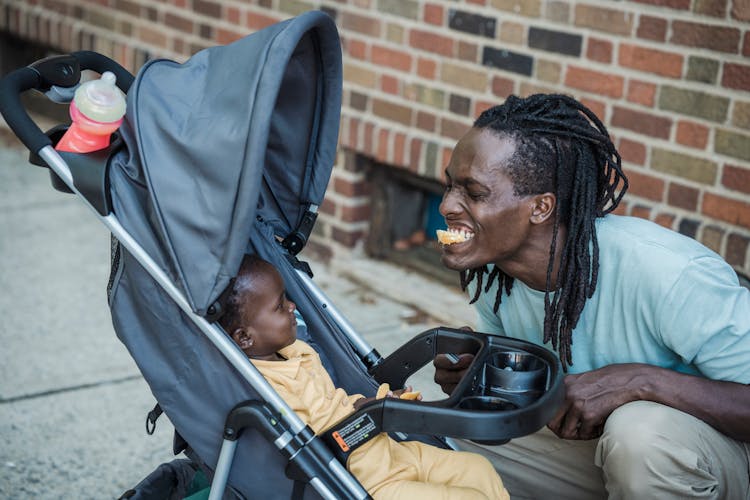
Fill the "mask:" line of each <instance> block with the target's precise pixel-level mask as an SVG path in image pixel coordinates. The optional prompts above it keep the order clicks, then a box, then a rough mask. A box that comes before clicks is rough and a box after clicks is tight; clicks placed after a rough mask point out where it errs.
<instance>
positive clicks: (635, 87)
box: [628, 80, 656, 108]
mask: <svg viewBox="0 0 750 500" xmlns="http://www.w3.org/2000/svg"><path fill="white" fill-rule="evenodd" d="M628 101H630V102H634V103H636V104H641V105H643V106H648V107H650V108H653V107H654V104H655V103H656V85H655V84H653V83H647V82H641V81H638V80H630V82H628Z"/></svg>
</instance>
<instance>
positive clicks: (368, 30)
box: [340, 12, 381, 37]
mask: <svg viewBox="0 0 750 500" xmlns="http://www.w3.org/2000/svg"><path fill="white" fill-rule="evenodd" d="M340 22H341V27H342V28H343V29H347V30H352V31H356V32H358V33H364V34H365V35H370V36H374V37H378V36H380V24H381V23H380V20H378V19H377V18H375V17H371V16H362V15H359V14H354V13H351V12H343V13H342V15H341V21H340Z"/></svg>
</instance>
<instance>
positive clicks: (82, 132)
mask: <svg viewBox="0 0 750 500" xmlns="http://www.w3.org/2000/svg"><path fill="white" fill-rule="evenodd" d="M115 80H116V78H115V75H114V73H112V72H110V71H105V72H104V73H102V76H101V78H99V79H98V80H91V81H88V82H85V83H82V84H81V85H80V86H79V87H78V89H77V90H76V92H75V94H74V95H73V101H72V102H71V103H70V118H71V119H72V120H73V123H71V125H70V127H69V128H68V130H67V131H66V132H65V134H64V135H63V136H62V138H61V139H60V142H58V143H57V145H56V146H55V149H57V150H58V151H69V152H71V153H88V152H91V151H98V150H100V149H104V148H106V147H107V146H109V140H110V136H111V135H112V133H113V132H114V131H115V130H117V128H118V127H119V126H120V124H121V123H122V117H123V115H125V107H126V105H125V96H124V94H123V93H122V92H121V91H120V89H118V88H117V86H116V85H115Z"/></svg>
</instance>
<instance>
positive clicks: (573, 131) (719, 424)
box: [434, 94, 750, 500]
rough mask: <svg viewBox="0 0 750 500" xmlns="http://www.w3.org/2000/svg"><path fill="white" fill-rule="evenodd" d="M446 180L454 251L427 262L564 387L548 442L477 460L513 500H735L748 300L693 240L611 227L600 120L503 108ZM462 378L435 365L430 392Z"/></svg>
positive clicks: (608, 146)
mask: <svg viewBox="0 0 750 500" xmlns="http://www.w3.org/2000/svg"><path fill="white" fill-rule="evenodd" d="M445 174H446V182H447V187H446V191H445V194H444V195H443V201H442V203H441V206H440V212H441V213H442V215H443V216H444V217H445V220H446V223H447V225H448V229H449V231H451V232H452V233H453V234H454V235H460V236H462V237H461V238H456V239H459V240H461V239H462V240H463V242H461V243H454V244H449V245H444V246H443V247H442V261H443V263H444V264H445V265H446V266H447V267H449V268H451V269H456V270H459V271H460V272H461V284H462V286H463V287H464V288H465V289H467V290H468V293H469V296H470V297H471V301H472V303H474V304H475V307H476V310H477V311H478V314H479V321H478V328H479V330H480V331H483V332H489V333H493V334H501V335H508V336H512V337H518V338H522V339H525V340H529V341H532V342H536V343H538V344H542V345H547V346H549V347H551V348H552V349H554V350H556V352H557V353H558V354H559V357H560V360H561V362H562V364H563V366H564V368H565V370H566V372H567V375H566V377H565V391H566V399H565V402H564V404H563V405H562V407H561V408H560V409H559V411H558V413H557V415H556V416H555V417H554V418H553V419H552V421H550V422H549V423H548V425H547V427H548V428H546V429H542V430H541V431H540V432H538V433H535V434H533V435H531V436H526V437H523V438H520V439H517V440H513V441H511V442H510V443H508V444H506V445H503V446H499V447H489V451H488V450H485V451H484V453H485V455H489V456H490V458H491V459H492V460H493V462H494V463H495V465H496V468H497V469H498V470H499V471H500V472H501V473H502V476H503V478H504V479H505V481H506V484H507V487H508V489H509V490H510V492H511V495H512V496H513V498H537V499H548V498H556V499H559V498H570V499H576V500H580V499H585V498H604V497H606V496H607V495H609V498H626V499H644V498H658V499H660V500H661V499H665V498H674V499H677V498H679V499H685V498H727V499H740V498H743V499H747V498H750V476H749V474H748V471H749V470H750V460H749V457H750V445H749V444H748V443H749V442H750V387H749V386H748V385H747V384H750V292H749V291H748V290H747V289H745V288H743V287H741V286H740V285H739V282H738V279H737V276H736V274H735V273H734V271H733V269H732V268H731V267H730V266H729V265H728V264H727V263H726V262H724V261H723V260H722V259H721V257H719V256H718V255H717V254H715V253H714V252H712V251H711V250H709V249H707V248H705V247H704V246H702V245H701V244H699V243H698V242H696V241H695V240H692V239H690V238H687V237H685V236H682V235H680V234H678V233H675V232H673V231H670V230H668V229H665V228H662V227H661V226H658V225H657V224H654V223H652V222H650V221H647V220H642V219H637V218H632V217H624V216H616V215H613V214H611V213H610V212H612V211H613V210H614V209H615V208H616V207H617V205H618V203H619V202H620V200H621V199H622V196H623V194H624V193H625V191H626V189H627V179H626V177H625V175H624V174H623V171H622V167H621V160H620V155H619V154H618V152H617V151H616V149H615V147H614V145H613V144H612V141H611V140H610V137H609V133H608V132H607V130H606V128H605V127H604V125H603V124H602V123H601V121H600V120H599V119H598V118H597V117H596V116H595V115H594V114H593V113H592V112H591V111H590V110H589V109H587V108H586V107H585V106H583V105H582V104H581V103H580V102H578V101H576V100H575V99H573V98H571V97H567V96H563V95H542V94H539V95H533V96H530V97H528V98H524V99H521V98H517V97H514V96H511V97H509V98H508V99H507V101H506V102H505V103H504V104H503V105H501V106H496V107H493V108H491V109H489V110H487V111H485V112H484V113H482V114H481V115H480V116H479V118H478V119H477V120H476V122H475V123H474V126H473V127H472V128H471V129H470V130H469V131H468V133H467V134H466V135H465V136H463V137H462V138H461V140H460V141H459V142H458V144H457V145H456V147H455V149H454V150H453V154H452V157H451V159H450V162H449V164H448V167H447V168H446V171H445ZM470 361H471V355H470V354H465V353H464V354H461V357H460V360H459V362H458V363H456V364H452V363H451V362H450V361H449V360H448V359H447V358H446V357H445V356H444V355H440V356H438V357H437V358H436V359H435V362H434V364H435V367H436V373H435V380H436V382H438V383H439V384H440V385H441V386H442V387H443V390H444V391H446V392H448V393H450V391H451V390H452V388H453V387H454V386H455V384H456V383H457V382H458V381H459V380H460V379H461V376H462V375H463V373H464V372H465V369H466V367H467V366H468V364H469V363H470ZM462 447H466V449H469V450H472V449H473V450H474V451H477V449H476V445H474V444H473V443H462Z"/></svg>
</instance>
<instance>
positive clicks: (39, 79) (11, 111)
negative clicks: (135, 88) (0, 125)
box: [0, 50, 134, 153]
mask: <svg viewBox="0 0 750 500" xmlns="http://www.w3.org/2000/svg"><path fill="white" fill-rule="evenodd" d="M87 69H90V70H93V71H96V72H97V73H103V72H105V71H111V72H112V73H114V74H115V76H116V77H117V86H118V87H119V88H120V90H122V91H123V92H125V93H126V94H127V92H128V90H129V89H130V86H131V85H132V83H133V80H134V77H133V75H131V74H130V73H129V72H128V71H127V70H126V69H125V68H123V67H122V66H120V64H118V63H117V62H115V61H113V60H112V59H110V58H109V57H106V56H103V55H101V54H98V53H96V52H91V51H86V50H83V51H78V52H73V53H71V54H69V55H61V56H52V57H47V58H45V59H41V60H39V61H37V62H35V63H33V64H31V65H29V66H26V67H24V68H19V69H17V70H15V71H12V72H11V73H9V74H8V75H6V76H5V77H4V78H2V79H1V80H0V114H2V116H3V118H4V119H5V121H6V122H7V123H8V126H9V127H10V128H11V130H13V133H14V134H16V136H18V138H19V139H20V140H21V142H22V143H23V144H24V146H26V147H27V148H28V149H29V151H31V152H32V153H39V151H41V150H42V149H43V148H45V147H46V146H50V145H52V141H51V140H50V138H49V137H48V136H47V134H45V133H44V132H42V131H41V130H40V129H39V127H38V126H37V125H36V123H34V121H33V120H32V119H31V118H30V117H29V114H28V113H27V112H26V108H25V107H24V105H23V103H22V102H21V94H23V93H24V92H26V91H27V90H37V91H40V92H46V91H48V90H50V88H52V87H53V86H58V87H74V86H76V85H78V83H79V81H80V79H81V70H87Z"/></svg>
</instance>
